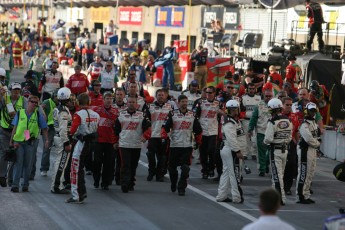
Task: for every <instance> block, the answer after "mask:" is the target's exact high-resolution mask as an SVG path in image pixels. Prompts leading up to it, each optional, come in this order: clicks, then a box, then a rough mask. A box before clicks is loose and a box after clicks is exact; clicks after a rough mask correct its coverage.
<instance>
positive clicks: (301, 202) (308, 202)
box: [296, 199, 311, 204]
mask: <svg viewBox="0 0 345 230" xmlns="http://www.w3.org/2000/svg"><path fill="white" fill-rule="evenodd" d="M296 203H297V204H311V203H310V201H308V200H305V199H302V200H299V201H297V202H296Z"/></svg>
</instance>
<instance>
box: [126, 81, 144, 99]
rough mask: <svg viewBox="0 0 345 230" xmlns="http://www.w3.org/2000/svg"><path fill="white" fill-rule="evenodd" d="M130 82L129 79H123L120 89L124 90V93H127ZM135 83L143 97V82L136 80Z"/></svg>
mask: <svg viewBox="0 0 345 230" xmlns="http://www.w3.org/2000/svg"><path fill="white" fill-rule="evenodd" d="M130 83H131V82H129V81H125V82H123V83H122V89H123V90H124V91H125V94H128V92H129V85H130ZM136 83H137V86H138V94H139V95H140V96H141V97H144V86H143V83H141V82H140V81H136Z"/></svg>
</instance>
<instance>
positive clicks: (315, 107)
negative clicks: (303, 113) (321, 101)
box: [305, 102, 317, 110]
mask: <svg viewBox="0 0 345 230" xmlns="http://www.w3.org/2000/svg"><path fill="white" fill-rule="evenodd" d="M305 107H306V109H307V110H312V109H317V106H316V104H315V103H313V102H309V103H308V104H307V105H306V106H305Z"/></svg>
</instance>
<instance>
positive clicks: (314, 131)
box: [299, 119, 320, 149]
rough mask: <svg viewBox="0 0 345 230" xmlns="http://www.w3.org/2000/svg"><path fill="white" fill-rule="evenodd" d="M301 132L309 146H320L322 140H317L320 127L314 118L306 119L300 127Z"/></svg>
mask: <svg viewBox="0 0 345 230" xmlns="http://www.w3.org/2000/svg"><path fill="white" fill-rule="evenodd" d="M299 132H300V134H301V140H302V139H303V140H304V141H305V142H306V143H307V144H308V146H309V147H311V148H314V149H316V148H318V147H319V146H320V142H319V141H318V140H317V138H318V127H317V124H316V122H315V120H314V119H313V120H309V119H308V120H307V119H304V121H303V123H302V124H301V126H300V128H299Z"/></svg>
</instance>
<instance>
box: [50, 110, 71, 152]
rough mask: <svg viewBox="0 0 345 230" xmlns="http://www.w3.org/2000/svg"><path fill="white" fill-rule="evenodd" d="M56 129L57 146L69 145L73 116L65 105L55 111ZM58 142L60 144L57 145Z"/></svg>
mask: <svg viewBox="0 0 345 230" xmlns="http://www.w3.org/2000/svg"><path fill="white" fill-rule="evenodd" d="M53 119H54V129H55V133H56V134H55V136H57V137H59V138H55V141H54V142H55V144H56V145H59V146H60V145H61V146H62V145H63V146H66V145H68V144H69V135H68V134H69V129H70V127H71V122H72V116H71V113H70V112H69V109H68V108H67V107H66V106H64V105H61V104H60V105H59V106H57V107H56V108H54V110H53ZM57 142H58V143H57Z"/></svg>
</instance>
